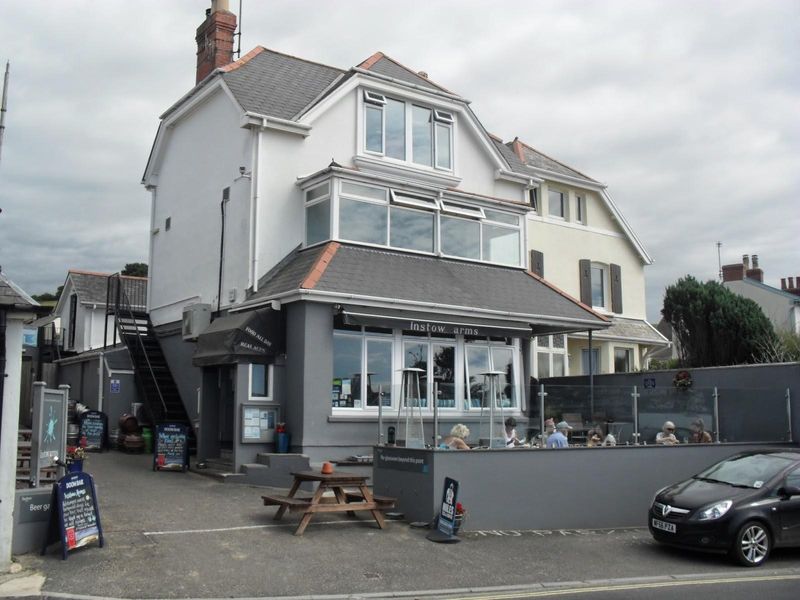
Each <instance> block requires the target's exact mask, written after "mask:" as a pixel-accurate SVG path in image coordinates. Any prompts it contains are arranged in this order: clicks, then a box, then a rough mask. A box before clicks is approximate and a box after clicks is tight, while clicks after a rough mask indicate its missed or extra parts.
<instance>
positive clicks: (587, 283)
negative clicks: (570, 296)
mask: <svg viewBox="0 0 800 600" xmlns="http://www.w3.org/2000/svg"><path fill="white" fill-rule="evenodd" d="M578 270H579V272H580V283H581V302H583V303H584V304H585V305H586V306H591V305H592V261H590V260H589V259H588V258H584V259H581V260H580V261H578Z"/></svg>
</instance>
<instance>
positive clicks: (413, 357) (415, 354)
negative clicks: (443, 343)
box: [403, 342, 428, 406]
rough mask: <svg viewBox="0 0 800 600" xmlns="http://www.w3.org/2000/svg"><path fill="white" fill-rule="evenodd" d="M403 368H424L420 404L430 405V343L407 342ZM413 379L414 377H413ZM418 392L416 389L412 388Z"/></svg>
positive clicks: (404, 345)
mask: <svg viewBox="0 0 800 600" xmlns="http://www.w3.org/2000/svg"><path fill="white" fill-rule="evenodd" d="M403 368H404V369H408V368H414V369H422V370H423V373H420V374H419V394H420V399H421V402H420V406H428V344H427V342H405V343H404V344H403ZM412 381H413V379H412ZM412 392H414V393H416V390H412Z"/></svg>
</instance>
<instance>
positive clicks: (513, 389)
mask: <svg viewBox="0 0 800 600" xmlns="http://www.w3.org/2000/svg"><path fill="white" fill-rule="evenodd" d="M518 355H519V352H518V347H517V345H516V342H514V344H511V345H507V344H503V343H498V342H483V341H468V342H466V343H465V344H464V367H465V368H464V381H465V386H464V389H465V394H464V396H465V397H464V409H465V410H480V409H481V405H482V404H483V403H484V396H485V395H486V394H488V393H489V390H488V387H487V386H488V385H489V379H488V377H486V376H485V375H484V373H486V372H489V371H502V372H503V375H500V376H499V378H498V379H499V381H498V382H497V388H498V389H497V390H496V391H497V397H496V398H495V407H496V408H501V407H502V408H504V409H510V410H513V409H515V408H517V407H518V406H519V385H518V379H519V378H518V376H517V373H518V372H519V369H518ZM489 401H490V400H489ZM487 402H488V401H487ZM487 406H488V405H487Z"/></svg>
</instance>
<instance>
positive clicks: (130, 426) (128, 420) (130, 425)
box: [119, 413, 139, 433]
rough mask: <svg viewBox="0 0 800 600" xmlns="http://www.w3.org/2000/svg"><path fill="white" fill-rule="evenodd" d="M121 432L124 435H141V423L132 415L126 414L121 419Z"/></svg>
mask: <svg viewBox="0 0 800 600" xmlns="http://www.w3.org/2000/svg"><path fill="white" fill-rule="evenodd" d="M119 430H120V431H121V432H123V433H139V421H138V420H137V419H136V417H134V416H133V415H132V414H129V413H125V414H123V415H122V416H121V417H120V418H119Z"/></svg>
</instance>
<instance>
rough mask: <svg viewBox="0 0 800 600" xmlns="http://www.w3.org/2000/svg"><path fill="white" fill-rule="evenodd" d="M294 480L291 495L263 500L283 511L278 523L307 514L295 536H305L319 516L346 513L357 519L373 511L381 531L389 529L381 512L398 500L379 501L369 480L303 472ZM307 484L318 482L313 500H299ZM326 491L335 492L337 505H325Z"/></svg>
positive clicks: (357, 476)
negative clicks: (288, 514)
mask: <svg viewBox="0 0 800 600" xmlns="http://www.w3.org/2000/svg"><path fill="white" fill-rule="evenodd" d="M292 476H293V477H294V482H293V483H292V487H291V489H290V490H289V493H288V495H286V496H278V495H265V496H262V497H261V498H262V500H263V501H264V505H265V506H278V507H279V508H278V511H277V512H276V513H275V519H276V520H279V519H281V518H282V517H283V515H284V514H285V513H286V511H287V510H288V511H289V512H302V513H303V518H302V519H300V523H299V525H298V526H297V529H296V530H295V532H294V534H295V535H303V532H305V530H306V527H308V524H309V522H310V521H311V519H312V518H313V516H314V515H315V514H316V513H332V512H346V513H347V514H348V515H350V516H355V513H356V511H369V512H370V513H371V515H372V518H373V519H375V522H376V523H377V524H378V527H380V528H381V529H383V528H384V527H386V523H385V521H384V518H383V513H381V510H385V509H386V508H391V507H392V506H394V499H393V498H384V497H381V498H375V497H374V496H373V495H372V492H371V491H370V489H369V488H368V487H367V484H366V480H367V478H366V476H364V475H358V474H355V473H344V472H342V471H336V472H334V473H322V472H321V471H301V472H299V473H292ZM305 482H317V483H318V484H319V485H318V486H317V489H316V491H315V492H314V494H313V495H312V496H310V497H307V496H297V495H296V494H297V490H298V489H299V488H300V486H301V485H302V484H303V483H305ZM345 487H351V488H357V491H355V490H345ZM326 491H331V492H333V497H334V499H335V501H334V502H332V503H331V502H323V501H322V499H323V495H324V493H325V492H326Z"/></svg>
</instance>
